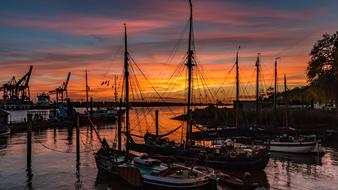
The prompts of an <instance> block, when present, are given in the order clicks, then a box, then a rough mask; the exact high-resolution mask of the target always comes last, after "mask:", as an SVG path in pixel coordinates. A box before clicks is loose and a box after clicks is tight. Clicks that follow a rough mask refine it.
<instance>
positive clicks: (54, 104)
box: [53, 100, 56, 118]
mask: <svg viewBox="0 0 338 190" xmlns="http://www.w3.org/2000/svg"><path fill="white" fill-rule="evenodd" d="M53 118H56V101H55V100H54V102H53Z"/></svg>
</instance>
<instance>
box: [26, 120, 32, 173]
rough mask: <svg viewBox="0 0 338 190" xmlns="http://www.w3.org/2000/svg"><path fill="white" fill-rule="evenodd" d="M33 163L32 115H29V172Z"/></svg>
mask: <svg viewBox="0 0 338 190" xmlns="http://www.w3.org/2000/svg"><path fill="white" fill-rule="evenodd" d="M31 163H32V114H31V113H28V114H27V170H28V169H30V168H31Z"/></svg>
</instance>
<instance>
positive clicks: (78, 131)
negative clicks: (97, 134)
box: [76, 115, 80, 162]
mask: <svg viewBox="0 0 338 190" xmlns="http://www.w3.org/2000/svg"><path fill="white" fill-rule="evenodd" d="M76 161H77V162H79V161H80V118H79V115H76Z"/></svg>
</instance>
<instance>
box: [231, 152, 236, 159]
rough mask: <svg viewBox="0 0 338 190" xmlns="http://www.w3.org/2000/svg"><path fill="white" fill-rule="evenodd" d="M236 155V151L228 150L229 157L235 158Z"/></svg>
mask: <svg viewBox="0 0 338 190" xmlns="http://www.w3.org/2000/svg"><path fill="white" fill-rule="evenodd" d="M236 157H237V153H236V151H231V152H230V158H231V159H235V158H236Z"/></svg>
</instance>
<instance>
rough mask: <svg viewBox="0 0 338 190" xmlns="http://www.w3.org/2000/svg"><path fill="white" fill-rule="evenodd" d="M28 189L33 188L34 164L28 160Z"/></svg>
mask: <svg viewBox="0 0 338 190" xmlns="http://www.w3.org/2000/svg"><path fill="white" fill-rule="evenodd" d="M26 178H27V180H26V189H29V190H30V189H33V182H32V180H33V171H32V166H31V161H30V163H28V162H27V169H26Z"/></svg>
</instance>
